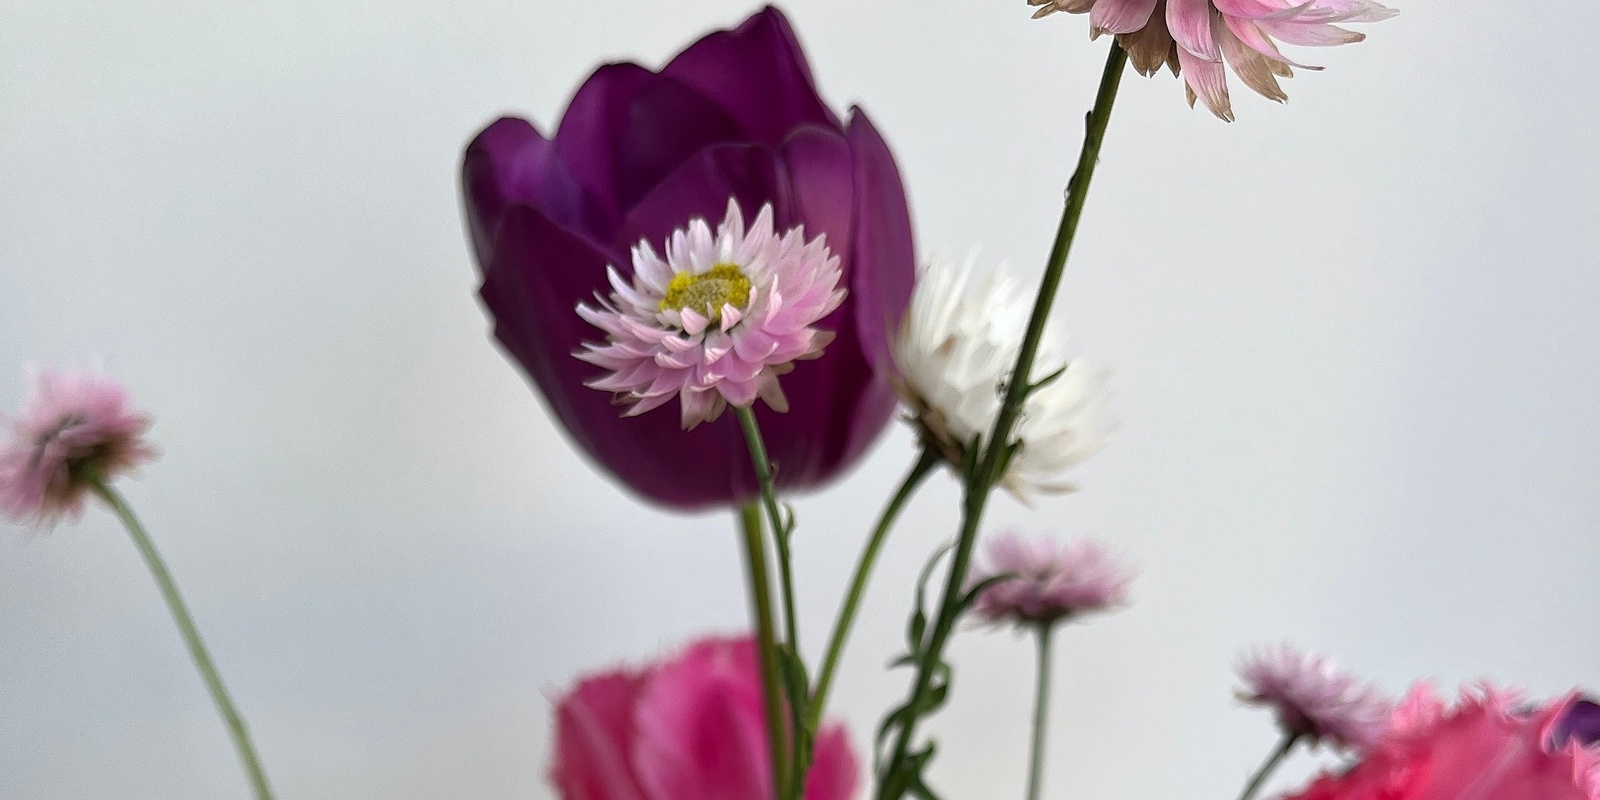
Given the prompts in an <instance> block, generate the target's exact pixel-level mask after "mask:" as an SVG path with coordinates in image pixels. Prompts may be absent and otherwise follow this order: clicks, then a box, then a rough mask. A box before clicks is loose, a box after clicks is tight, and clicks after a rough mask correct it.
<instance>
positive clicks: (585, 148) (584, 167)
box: [555, 64, 655, 240]
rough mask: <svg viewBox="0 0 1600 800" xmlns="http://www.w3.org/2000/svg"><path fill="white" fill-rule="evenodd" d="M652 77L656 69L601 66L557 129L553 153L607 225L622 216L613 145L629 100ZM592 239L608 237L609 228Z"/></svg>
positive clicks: (624, 122) (618, 138) (624, 120)
mask: <svg viewBox="0 0 1600 800" xmlns="http://www.w3.org/2000/svg"><path fill="white" fill-rule="evenodd" d="M654 78H655V73H652V72H651V71H650V70H647V69H645V68H644V67H641V66H639V65H638V64H604V65H602V66H601V67H600V68H599V69H596V70H595V71H594V73H593V74H591V75H590V76H589V78H588V79H587V80H585V81H584V82H583V85H582V86H581V87H579V88H578V92H577V94H574V95H573V96H572V102H570V103H568V104H567V110H566V113H565V114H562V116H561V125H560V127H558V128H557V129H556V135H555V143H556V152H557V153H558V154H560V156H561V160H562V161H563V162H565V163H566V164H567V166H568V168H569V169H570V170H571V171H572V176H573V177H574V178H576V179H577V181H578V183H579V184H581V185H582V186H583V187H584V189H586V190H588V192H589V195H590V196H591V197H593V198H594V199H595V202H596V203H597V204H598V205H599V206H600V207H601V208H603V209H604V210H605V212H606V214H607V219H608V221H609V223H610V224H611V225H615V224H616V221H617V220H618V219H620V218H621V217H622V207H621V206H620V205H619V204H618V202H617V197H616V185H617V180H616V170H617V166H616V164H617V149H618V147H619V145H620V144H621V142H622V132H623V130H624V128H626V126H627V122H628V112H629V109H630V108H632V106H633V101H634V98H636V97H637V96H638V95H639V91H640V90H641V89H643V88H644V85H645V84H646V83H649V82H650V81H651V80H652V79H654ZM597 238H600V239H602V240H603V239H607V238H609V232H607V233H602V234H597Z"/></svg>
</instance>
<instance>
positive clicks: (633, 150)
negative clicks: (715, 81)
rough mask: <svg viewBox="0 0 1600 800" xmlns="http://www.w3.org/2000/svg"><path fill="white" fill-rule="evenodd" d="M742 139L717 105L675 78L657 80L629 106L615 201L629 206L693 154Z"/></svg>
mask: <svg viewBox="0 0 1600 800" xmlns="http://www.w3.org/2000/svg"><path fill="white" fill-rule="evenodd" d="M740 138H741V136H740V132H739V125H738V123H736V122H734V120H733V118H732V117H730V116H728V114H727V113H726V112H724V111H723V110H722V109H721V108H719V107H718V106H717V104H715V103H713V102H711V101H710V100H708V99H706V97H705V96H703V95H701V94H700V93H699V92H696V91H695V90H694V89H692V88H690V87H689V86H687V85H685V84H683V83H680V82H678V81H676V80H673V79H671V78H667V77H659V78H656V79H655V80H653V81H651V82H650V83H648V84H646V85H645V87H644V88H643V89H640V90H639V94H638V96H637V97H635V98H634V100H633V104H632V105H631V106H629V108H628V120H627V124H626V126H625V127H624V128H623V130H622V138H621V143H620V145H619V146H620V148H621V151H620V152H619V154H618V162H617V167H616V197H617V202H618V203H619V204H620V206H621V207H622V208H628V207H631V206H633V204H634V203H636V202H638V200H639V198H641V197H643V196H644V195H645V194H646V193H648V192H649V191H650V190H651V189H652V188H653V187H655V185H656V184H657V183H659V182H660V181H661V180H662V179H663V178H665V177H667V176H668V175H670V174H672V172H673V171H674V170H677V169H678V168H679V167H681V166H683V164H684V163H685V162H687V161H688V160H689V159H691V158H693V157H694V155H695V154H696V153H699V152H700V151H701V150H703V149H705V148H706V147H708V146H711V145H714V144H719V143H722V142H732V141H738V140H739V139H740ZM719 217H720V214H718V215H716V216H710V217H707V219H718V218H719Z"/></svg>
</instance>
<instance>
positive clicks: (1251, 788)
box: [1239, 733, 1300, 800]
mask: <svg viewBox="0 0 1600 800" xmlns="http://www.w3.org/2000/svg"><path fill="white" fill-rule="evenodd" d="M1299 741H1300V734H1298V733H1285V734H1284V735H1283V739H1282V740H1281V741H1279V742H1278V746H1277V747H1276V748H1273V750H1272V754H1271V755H1269V756H1267V760H1266V761H1265V762H1263V763H1262V764H1261V769H1258V770H1256V774H1254V775H1252V776H1250V782H1249V783H1247V784H1245V785H1244V792H1242V793H1241V794H1240V795H1239V800H1250V798H1252V797H1255V795H1256V792H1258V791H1260V789H1261V784H1263V783H1266V782H1267V778H1268V777H1270V776H1271V775H1272V773H1273V772H1274V771H1275V770H1277V768H1278V765H1279V764H1282V763H1283V759H1284V758H1286V757H1288V755H1289V752H1290V751H1291V750H1293V749H1294V746H1295V743H1297V742H1299Z"/></svg>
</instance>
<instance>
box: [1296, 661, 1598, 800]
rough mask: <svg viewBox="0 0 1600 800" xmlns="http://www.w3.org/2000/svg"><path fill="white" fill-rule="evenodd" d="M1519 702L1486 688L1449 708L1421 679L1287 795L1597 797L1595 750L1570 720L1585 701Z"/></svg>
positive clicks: (1322, 798) (1431, 799)
mask: <svg viewBox="0 0 1600 800" xmlns="http://www.w3.org/2000/svg"><path fill="white" fill-rule="evenodd" d="M1517 701H1518V698H1517V695H1516V694H1515V693H1509V692H1500V691H1495V690H1493V689H1484V690H1482V691H1481V692H1479V693H1477V694H1469V693H1465V692H1464V693H1463V694H1462V696H1461V700H1460V702H1459V703H1457V704H1456V705H1455V706H1454V707H1451V706H1449V705H1448V704H1446V703H1445V702H1444V701H1442V700H1440V699H1439V698H1438V697H1437V696H1435V695H1434V694H1433V690H1432V688H1431V687H1429V686H1427V685H1426V684H1423V685H1419V687H1418V688H1417V689H1415V690H1413V693H1412V697H1411V698H1409V699H1408V700H1407V701H1406V702H1405V703H1402V704H1401V707H1400V709H1399V710H1397V711H1396V715H1395V719H1394V720H1393V726H1392V727H1391V729H1390V732H1389V734H1388V735H1387V736H1385V737H1384V738H1383V739H1382V741H1381V742H1380V743H1379V744H1378V745H1377V746H1376V747H1375V748H1373V749H1372V750H1371V751H1370V752H1368V753H1367V754H1366V756H1365V757H1364V758H1363V759H1362V760H1361V761H1360V762H1358V763H1357V764H1356V765H1355V766H1353V767H1351V768H1349V769H1348V770H1344V771H1342V772H1340V773H1338V774H1329V773H1325V774H1323V775H1321V776H1319V777H1318V778H1317V779H1316V780H1315V781H1313V782H1312V784H1311V785H1310V786H1309V787H1307V788H1306V790H1305V791H1303V792H1301V793H1299V794H1296V795H1293V796H1292V797H1291V798H1289V800H1600V751H1597V750H1596V748H1595V745H1594V742H1593V741H1592V740H1586V739H1583V738H1580V737H1578V736H1576V735H1573V734H1571V733H1570V730H1569V727H1568V726H1569V722H1568V719H1569V718H1570V717H1572V716H1573V715H1574V714H1582V713H1585V711H1584V709H1585V708H1586V706H1585V705H1584V701H1582V700H1579V699H1578V698H1577V696H1576V695H1572V696H1568V697H1565V698H1561V699H1558V700H1555V701H1553V702H1550V703H1547V704H1545V705H1543V706H1537V707H1534V708H1532V709H1531V710H1530V709H1527V708H1526V707H1524V706H1523V705H1522V704H1521V703H1520V702H1517Z"/></svg>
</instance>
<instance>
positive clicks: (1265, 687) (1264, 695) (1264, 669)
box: [1239, 645, 1393, 750]
mask: <svg viewBox="0 0 1600 800" xmlns="http://www.w3.org/2000/svg"><path fill="white" fill-rule="evenodd" d="M1239 679H1240V680H1241V681H1243V682H1244V690H1243V691H1241V692H1240V693H1239V696H1240V699H1242V700H1244V701H1245V702H1247V703H1252V704H1255V705H1263V706H1268V707H1270V708H1271V709H1272V710H1273V711H1274V712H1276V713H1277V716H1278V724H1279V725H1280V726H1282V728H1283V729H1284V731H1285V732H1287V733H1289V734H1291V735H1294V736H1302V737H1305V738H1307V739H1309V740H1311V742H1312V743H1313V744H1315V743H1317V742H1322V741H1326V742H1327V743H1329V744H1331V745H1333V746H1335V747H1346V748H1353V749H1357V750H1360V749H1365V748H1368V747H1371V746H1372V745H1374V744H1376V743H1377V742H1378V741H1379V740H1380V739H1381V738H1382V737H1383V734H1384V733H1385V732H1386V731H1387V730H1388V728H1389V714H1390V712H1391V710H1392V708H1393V704H1392V703H1391V702H1390V701H1389V698H1387V697H1385V696H1384V694H1383V693H1382V692H1381V691H1379V690H1378V688H1377V687H1375V686H1372V685H1370V684H1365V683H1362V682H1361V681H1359V680H1357V679H1356V677H1355V676H1354V675H1351V674H1350V673H1348V672H1344V671H1343V670H1340V669H1339V668H1337V667H1336V666H1334V664H1333V662H1331V661H1329V660H1327V659H1326V658H1323V657H1322V656H1319V655H1316V654H1314V653H1303V652H1301V651H1299V650H1296V649H1294V648H1293V647H1290V646H1289V645H1281V646H1279V647H1275V648H1266V649H1262V650H1258V651H1256V652H1254V653H1252V654H1250V655H1249V656H1247V657H1245V659H1244V660H1243V661H1241V662H1240V663H1239Z"/></svg>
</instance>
